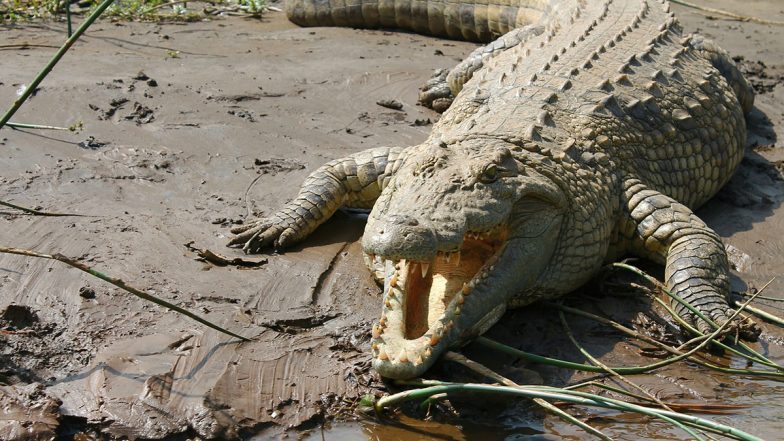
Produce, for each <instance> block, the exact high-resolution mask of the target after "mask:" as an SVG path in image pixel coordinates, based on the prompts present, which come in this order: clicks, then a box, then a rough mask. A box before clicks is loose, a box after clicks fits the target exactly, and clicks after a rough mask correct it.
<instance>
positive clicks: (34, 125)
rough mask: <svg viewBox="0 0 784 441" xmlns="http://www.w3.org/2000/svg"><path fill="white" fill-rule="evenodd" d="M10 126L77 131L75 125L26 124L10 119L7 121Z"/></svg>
mask: <svg viewBox="0 0 784 441" xmlns="http://www.w3.org/2000/svg"><path fill="white" fill-rule="evenodd" d="M5 125H7V126H8V127H11V128H12V129H39V130H63V131H69V132H73V131H76V128H75V127H57V126H45V125H41V124H24V123H16V122H11V121H8V122H7V123H5Z"/></svg>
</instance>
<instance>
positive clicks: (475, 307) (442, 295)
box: [362, 139, 565, 378]
mask: <svg viewBox="0 0 784 441" xmlns="http://www.w3.org/2000/svg"><path fill="white" fill-rule="evenodd" d="M513 147H514V146H513V145H511V144H507V143H506V142H504V141H500V140H495V139H472V140H467V141H461V142H459V143H455V144H453V145H446V144H443V143H442V144H440V145H428V144H425V145H422V146H418V147H415V148H412V150H411V151H410V152H409V153H408V154H407V156H406V159H405V161H404V163H403V165H402V166H401V168H400V169H399V170H398V171H397V172H396V173H395V176H394V177H393V179H392V181H391V182H390V183H389V185H387V186H386V188H385V189H384V191H383V192H382V194H381V196H380V198H379V199H378V201H377V202H376V204H375V206H374V208H373V211H372V212H371V214H370V216H369V218H368V224H367V226H366V228H365V234H364V236H363V241H362V245H363V248H364V251H365V253H366V254H367V255H368V257H369V258H370V259H371V260H372V261H374V262H376V263H377V265H381V266H383V276H384V306H383V310H382V314H381V319H380V320H379V322H378V323H376V324H375V325H374V326H373V331H372V332H373V340H372V343H371V346H372V349H373V366H374V368H375V369H376V371H377V372H379V373H380V374H381V375H382V376H384V377H388V378H411V377H416V376H419V375H421V374H422V373H423V372H425V371H426V370H427V369H428V368H429V367H430V366H431V365H432V364H433V363H434V362H435V360H436V359H437V358H438V357H439V355H440V354H441V353H443V352H444V351H445V350H447V349H448V348H450V347H455V346H459V345H461V344H464V343H466V342H468V340H470V339H471V338H472V337H474V336H476V335H479V334H481V333H483V332H484V331H486V330H487V329H488V328H489V327H490V326H492V325H493V324H494V323H495V322H496V321H497V320H498V319H499V318H500V317H501V315H503V313H504V311H505V310H506V306H507V303H508V301H509V300H510V299H511V297H512V296H513V295H514V294H515V293H518V292H520V291H521V290H523V289H525V288H526V287H530V286H531V285H532V284H533V282H534V281H535V280H536V279H537V278H538V276H539V275H540V274H541V273H542V272H543V270H544V269H545V267H546V266H547V264H548V263H549V261H550V256H551V255H552V252H553V250H554V248H555V244H556V241H557V238H558V231H559V228H560V226H561V220H562V215H563V213H564V210H565V198H564V196H563V193H562V192H561V190H560V189H559V187H558V186H556V185H555V184H554V183H553V182H552V181H551V180H550V179H548V178H546V177H545V176H544V175H542V174H540V173H537V172H536V171H535V170H532V169H531V168H529V167H525V166H523V164H522V163H521V162H519V161H518V160H517V159H516V158H515V156H514V155H513V154H512V152H511V151H510V149H512V148H513Z"/></svg>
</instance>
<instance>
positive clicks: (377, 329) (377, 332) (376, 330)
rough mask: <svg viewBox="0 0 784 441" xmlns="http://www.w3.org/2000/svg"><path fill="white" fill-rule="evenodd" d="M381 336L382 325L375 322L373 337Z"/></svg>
mask: <svg viewBox="0 0 784 441" xmlns="http://www.w3.org/2000/svg"><path fill="white" fill-rule="evenodd" d="M379 337H381V326H379V325H376V324H374V325H373V338H379Z"/></svg>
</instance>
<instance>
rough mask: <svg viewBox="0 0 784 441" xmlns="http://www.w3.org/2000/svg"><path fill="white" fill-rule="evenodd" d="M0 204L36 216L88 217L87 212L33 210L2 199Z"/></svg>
mask: <svg viewBox="0 0 784 441" xmlns="http://www.w3.org/2000/svg"><path fill="white" fill-rule="evenodd" d="M0 205H4V206H6V207H9V208H14V209H16V210H20V211H24V212H25V213H29V214H33V215H36V216H80V217H87V215H85V214H74V213H50V212H48V211H39V210H33V209H32V208H25V207H21V206H19V205H14V204H12V203H10V202H3V201H0Z"/></svg>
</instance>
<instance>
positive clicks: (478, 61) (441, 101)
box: [419, 25, 544, 113]
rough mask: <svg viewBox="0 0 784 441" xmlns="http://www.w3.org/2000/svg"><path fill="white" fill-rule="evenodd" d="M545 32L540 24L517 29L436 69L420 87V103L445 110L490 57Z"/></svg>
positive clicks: (434, 108) (440, 110)
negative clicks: (462, 58)
mask: <svg viewBox="0 0 784 441" xmlns="http://www.w3.org/2000/svg"><path fill="white" fill-rule="evenodd" d="M542 32H544V27H543V26H539V25H528V26H523V27H521V28H517V29H513V30H511V31H509V32H507V33H506V34H504V35H502V36H501V37H500V38H498V39H496V40H495V41H493V42H492V43H490V44H487V45H485V46H481V47H479V48H477V49H475V50H474V51H473V52H471V55H469V56H468V57H467V58H466V59H465V60H463V61H461V62H460V64H458V65H457V66H455V67H454V68H453V69H452V70H447V69H438V70H436V71H435V73H433V76H432V77H431V78H430V79H429V80H428V81H427V82H426V83H425V84H424V85H423V86H422V87H421V88H420V92H419V103H420V104H422V105H423V106H425V107H429V108H431V109H433V110H435V111H436V112H440V113H443V112H444V111H446V109H448V108H449V106H451V105H452V101H453V100H454V99H455V97H456V96H457V94H458V93H459V92H460V90H462V89H463V85H464V84H465V83H466V82H468V80H470V79H471V77H472V76H473V75H474V72H476V71H478V70H479V69H481V68H482V66H484V65H485V64H486V63H487V62H488V60H490V59H491V58H494V57H496V56H498V55H499V54H501V53H502V52H504V51H506V50H509V49H511V48H513V47H517V46H520V45H522V44H525V43H526V42H527V41H528V40H530V39H531V38H532V37H534V36H537V35H539V34H541V33H542Z"/></svg>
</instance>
